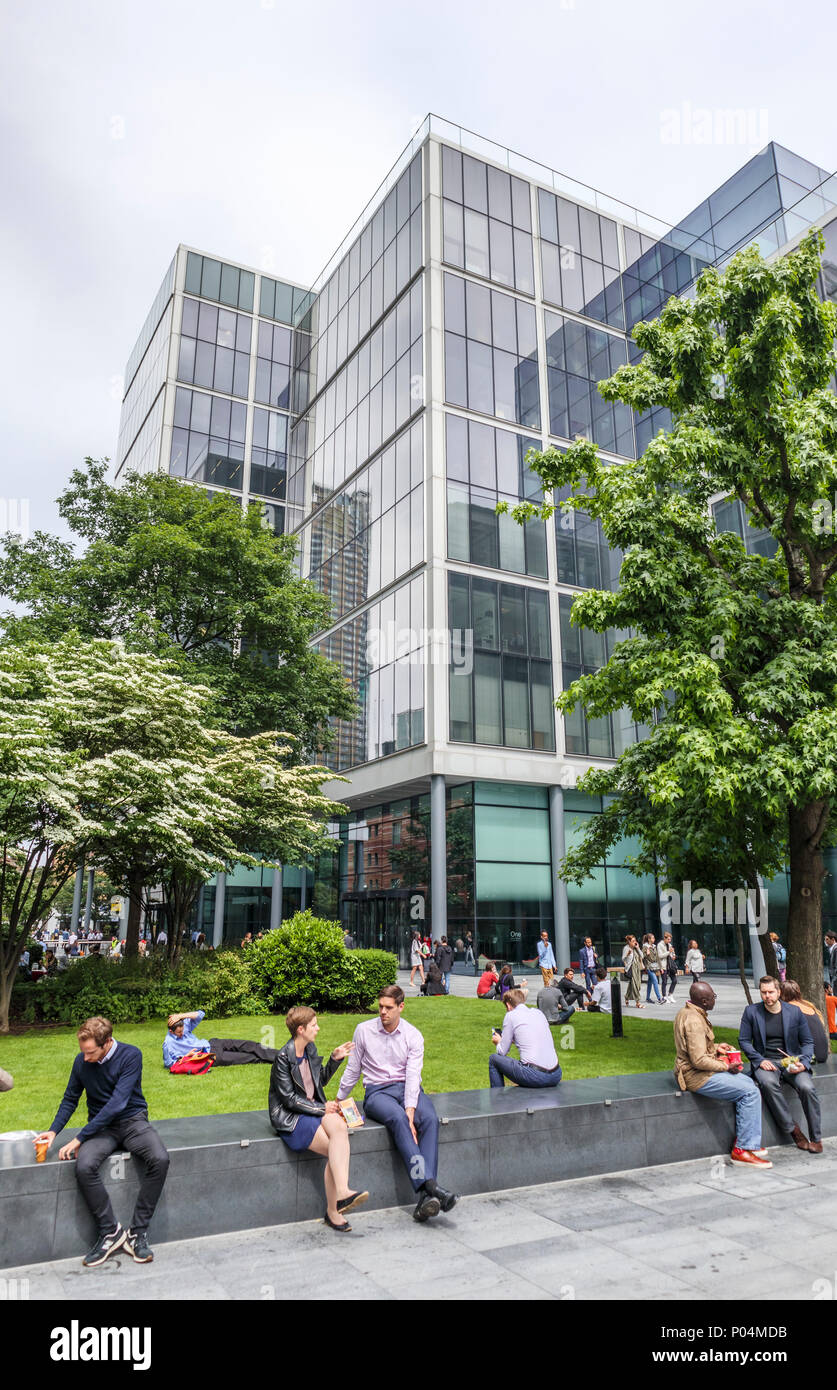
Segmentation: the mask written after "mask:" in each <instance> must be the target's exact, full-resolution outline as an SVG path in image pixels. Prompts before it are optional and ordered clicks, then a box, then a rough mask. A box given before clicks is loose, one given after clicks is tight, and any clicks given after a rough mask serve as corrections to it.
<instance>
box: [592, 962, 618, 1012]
mask: <svg viewBox="0 0 837 1390" xmlns="http://www.w3.org/2000/svg"><path fill="white" fill-rule="evenodd" d="M611 986H612V981H611V980H609V979H608V978H607V970H606V969H605V967H604V966H603V965H597V966H596V987H595V989H594V990H593V998H592V1000H591V1002H590V1004H589V1005H588V1008H589V1011H590V1013H591V1014H611V1013H613V996H612V994H611Z"/></svg>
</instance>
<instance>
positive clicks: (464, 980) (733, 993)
mask: <svg viewBox="0 0 837 1390" xmlns="http://www.w3.org/2000/svg"><path fill="white" fill-rule="evenodd" d="M477 978H478V977H477V976H474V975H460V974H457V973H454V974H453V975H452V976H451V994H455V995H457V996H458V997H459V998H461V999H474V998H475V997H476V993H477ZM515 978H516V979H525V980H528V982H529V1003H530V1004H534V1002H535V1000H536V999H537V997H538V990H539V989H540V988H541V986H542V980H541V975H540V972H538V974H537V975H531V974H526V973H525V972H524V973H522V974H519V975H517V976H515ZM575 978H576V981H577V982H578V983H579V984H583V982H584V977H583V975H579V974H578V973H576V977H575ZM703 979H704V980H706V981H707V983H708V984H710V985H711V986H712V988H713V989H714V991H715V993H716V995H717V996H718V1002H717V1004H716V1005H715V1007H714V1009H713V1010H712V1013H711V1015H710V1022H711V1023H712V1024H713V1025H714V1026H715V1027H716V1028H737V1027H738V1025H739V1023H740V1022H741V1015H742V1014H743V1012H744V1010H745V1008H746V1007H747V996H746V995H745V993H744V988H743V986H742V984H741V981H740V980H739V978H738V976H737V975H704V976H703ZM691 982H692V980H691V976H690V975H680V976H679V977H678V980H677V989H676V991H675V996H674V1002H673V1003H672V1004H668V1003H666V1004H658V1003H656V1001H654V1002H652V1003H650V1004H649V1005H648V1007H647V1008H646V1009H635V1008H634V1007H633V1006H631V1008H630V1009H628V1008H623V1013H624V1015H625V1017H626V1018H657V1019H660V1018H665V1019H668V1020H669V1022H671V1020H672V1019H673V1018H674V1016H675V1014H676V1013H677V1010H678V1009H679V1008H682V1006H683V1005H684V1004H685V1003H686V1000H687V999H688V997H689V986H690V984H691ZM398 983H399V984H400V986H401V988H402V989H403V990H404V993H405V994H406V996H407V998H408V999H411V998H414V997H415V996H416V995H417V994H418V974H416V977H415V984H414V985H413V987H412V988H411V987H410V972H409V970H399V972H398ZM645 988H646V986H645V981H644V980H643V983H642V1002H643V1003H645ZM750 993H751V994H752V996H753V1000H754V1001H756V1002H757V1001H758V998H759V992H758V988H757V987H756V988H754V987H753V984H752V982H751V983H750ZM622 998H623V1000H624V998H625V989H624V986H623V988H622Z"/></svg>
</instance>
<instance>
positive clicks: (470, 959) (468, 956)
mask: <svg viewBox="0 0 837 1390" xmlns="http://www.w3.org/2000/svg"><path fill="white" fill-rule="evenodd" d="M476 963H477V960H476V956H475V955H474V938H473V936H472V935H471V933H470V932H469V931H468V932H466V933H465V964H466V965H476Z"/></svg>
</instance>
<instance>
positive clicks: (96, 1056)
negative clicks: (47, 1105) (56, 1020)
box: [35, 1018, 169, 1265]
mask: <svg viewBox="0 0 837 1390" xmlns="http://www.w3.org/2000/svg"><path fill="white" fill-rule="evenodd" d="M77 1036H78V1041H79V1047H80V1049H81V1051H80V1052H79V1054H78V1056H77V1057H76V1059H75V1061H74V1062H73V1068H72V1071H71V1072H70V1080H69V1082H68V1084H67V1089H66V1091H65V1092H64V1099H63V1100H62V1102H61V1104H60V1106H59V1107H58V1114H57V1115H56V1116H55V1119H54V1120H53V1122H52V1125H51V1126H50V1128H49V1129H48V1130H46V1131H44V1133H42V1134H39V1135H38V1136H37V1138H36V1139H35V1144H36V1146H37V1145H38V1144H39V1143H41V1142H44V1141H46V1142H47V1143H48V1144H51V1143H52V1141H53V1140H54V1139H55V1137H56V1135H58V1134H60V1133H61V1131H62V1129H63V1128H64V1126H65V1125H66V1124H67V1122H68V1120H69V1119H70V1117H71V1115H72V1114H73V1111H74V1110H75V1108H76V1106H77V1105H78V1103H79V1101H80V1100H81V1095H82V1092H83V1091H84V1092H86V1093H87V1117H88V1118H87V1124H86V1125H85V1126H84V1128H83V1129H80V1130H79V1132H78V1134H77V1135H76V1137H75V1139H71V1140H70V1142H69V1144H65V1145H64V1146H63V1148H61V1149H59V1151H58V1157H59V1158H61V1159H67V1158H75V1157H76V1155H78V1158H77V1161H76V1179H77V1180H78V1185H79V1187H80V1188H81V1192H82V1196H83V1197H84V1200H85V1201H86V1203H87V1205H88V1207H89V1208H90V1212H91V1214H92V1216H93V1218H94V1220H95V1222H96V1225H97V1226H98V1230H99V1234H98V1238H97V1240H96V1244H95V1245H94V1246H93V1248H92V1249H91V1250H89V1251H88V1253H87V1254H86V1255H85V1257H84V1260H83V1261H82V1263H83V1264H86V1265H100V1264H104V1262H105V1260H106V1259H108V1257H109V1256H110V1255H112V1254H113V1253H114V1252H115V1251H116V1250H120V1249H121V1248H122V1247H123V1246H124V1247H125V1250H126V1251H127V1252H128V1254H129V1255H131V1256H133V1258H134V1260H136V1262H137V1264H148V1263H150V1261H151V1260H153V1258H154V1256H153V1254H152V1253H151V1250H150V1249H149V1246H148V1226H149V1224H150V1222H151V1218H152V1216H153V1215H154V1210H155V1208H156V1206H157V1203H158V1201H159V1200H160V1193H161V1192H162V1190H163V1185H164V1183H165V1181H166V1174H167V1173H168V1170H169V1155H168V1151H167V1149H166V1147H165V1145H164V1144H163V1141H162V1139H161V1138H160V1136H159V1134H158V1133H157V1131H156V1129H154V1128H153V1127H152V1126H151V1125H150V1124H149V1123H148V1104H147V1102H146V1099H145V1097H144V1095H143V1093H142V1053H141V1052H140V1050H139V1048H138V1047H133V1046H132V1045H131V1044H130V1043H120V1042H117V1041H116V1039H115V1037H114V1036H113V1025H112V1024H111V1023H110V1022H109V1020H108V1019H106V1018H88V1019H87V1021H86V1023H83V1024H82V1026H81V1028H79V1030H78V1034H77ZM123 1149H124V1150H126V1151H127V1152H128V1153H130V1154H136V1155H137V1157H138V1158H141V1159H142V1161H143V1164H144V1167H145V1176H144V1177H143V1179H142V1182H141V1183H140V1189H139V1192H138V1194H137V1201H136V1206H135V1207H134V1215H133V1218H132V1220H131V1225H130V1226H129V1227H128V1229H127V1230H125V1229H124V1228H123V1227H122V1226H120V1224H119V1222H118V1221H117V1220H116V1217H115V1216H114V1214H113V1207H112V1206H111V1203H110V1198H109V1197H108V1194H107V1191H106V1189H105V1185H104V1183H103V1182H102V1179H101V1178H100V1177H99V1169H100V1168H101V1166H102V1164H103V1163H104V1161H105V1159H106V1158H107V1157H108V1156H109V1155H110V1154H112V1153H114V1152H115V1151H116V1150H123Z"/></svg>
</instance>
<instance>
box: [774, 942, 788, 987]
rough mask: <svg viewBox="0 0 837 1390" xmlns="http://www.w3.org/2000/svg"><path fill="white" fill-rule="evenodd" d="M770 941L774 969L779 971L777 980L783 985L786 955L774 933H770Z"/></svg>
mask: <svg viewBox="0 0 837 1390" xmlns="http://www.w3.org/2000/svg"><path fill="white" fill-rule="evenodd" d="M770 940H771V941H772V942H773V951H774V954H775V956H776V968H777V970H778V971H779V980H780V982H781V983H782V984H784V983H785V964H786V962H787V959H788V953H787V951H786V950H785V948H784V946H783V945H782V943H781V941H780V940H779V937H778V935H777V933H776V932H775V931H772V932H771V933H770Z"/></svg>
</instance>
